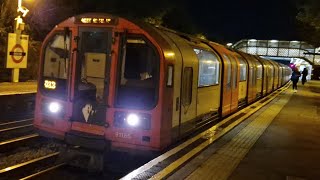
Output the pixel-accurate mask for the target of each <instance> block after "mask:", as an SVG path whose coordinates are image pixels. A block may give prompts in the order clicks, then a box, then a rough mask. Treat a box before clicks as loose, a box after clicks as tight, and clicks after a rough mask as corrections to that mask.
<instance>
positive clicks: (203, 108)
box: [197, 85, 220, 116]
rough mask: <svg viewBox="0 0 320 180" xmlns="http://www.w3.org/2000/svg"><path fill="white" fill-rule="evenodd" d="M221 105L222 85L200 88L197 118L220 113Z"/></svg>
mask: <svg viewBox="0 0 320 180" xmlns="http://www.w3.org/2000/svg"><path fill="white" fill-rule="evenodd" d="M219 104H220V85H218V86H210V87H203V88H198V102H197V116H199V115H202V114H206V113H209V112H212V111H218V109H219Z"/></svg>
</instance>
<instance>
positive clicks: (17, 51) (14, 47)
mask: <svg viewBox="0 0 320 180" xmlns="http://www.w3.org/2000/svg"><path fill="white" fill-rule="evenodd" d="M28 12H29V10H28V9H27V8H26V7H24V6H22V0H18V7H17V13H18V16H17V17H16V18H15V21H16V22H15V27H14V33H9V37H8V54H7V68H12V77H11V81H12V82H19V68H26V60H27V57H26V56H27V52H28V39H29V37H28V36H27V35H22V34H21V32H22V31H23V30H24V27H25V24H24V22H23V19H22V17H25V16H26V15H27V13H28ZM23 60H24V62H23ZM22 62H23V63H22Z"/></svg>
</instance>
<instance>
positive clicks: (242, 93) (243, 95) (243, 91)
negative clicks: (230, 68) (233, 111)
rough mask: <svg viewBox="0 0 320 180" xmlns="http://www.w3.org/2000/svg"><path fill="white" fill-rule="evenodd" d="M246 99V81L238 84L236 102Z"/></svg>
mask: <svg viewBox="0 0 320 180" xmlns="http://www.w3.org/2000/svg"><path fill="white" fill-rule="evenodd" d="M246 97H247V81H241V82H239V96H238V100H243V99H245V98H246Z"/></svg>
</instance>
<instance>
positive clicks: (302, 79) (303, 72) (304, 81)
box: [301, 68, 308, 85]
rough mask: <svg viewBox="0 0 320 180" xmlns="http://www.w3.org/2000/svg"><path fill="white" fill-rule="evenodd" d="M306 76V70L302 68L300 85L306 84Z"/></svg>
mask: <svg viewBox="0 0 320 180" xmlns="http://www.w3.org/2000/svg"><path fill="white" fill-rule="evenodd" d="M307 75H308V70H307V68H304V69H303V71H302V78H301V82H302V85H304V83H306V82H307Z"/></svg>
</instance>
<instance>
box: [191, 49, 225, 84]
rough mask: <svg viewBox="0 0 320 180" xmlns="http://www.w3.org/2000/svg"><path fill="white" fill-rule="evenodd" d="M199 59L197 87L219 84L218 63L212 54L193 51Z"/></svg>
mask: <svg viewBox="0 0 320 180" xmlns="http://www.w3.org/2000/svg"><path fill="white" fill-rule="evenodd" d="M194 52H195V53H196V55H197V57H198V59H199V80H198V87H204V86H211V85H216V84H219V68H220V67H219V61H218V57H217V56H216V55H215V54H213V53H212V52H209V51H205V50H201V49H194Z"/></svg>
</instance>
